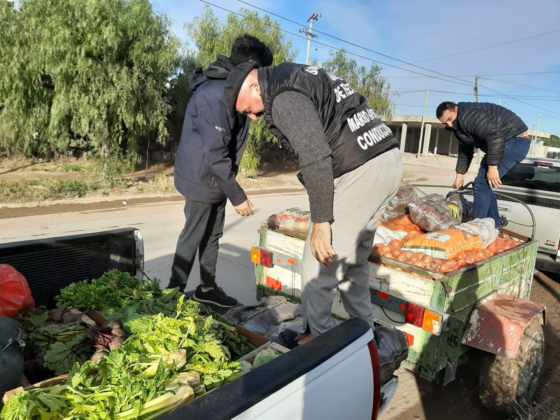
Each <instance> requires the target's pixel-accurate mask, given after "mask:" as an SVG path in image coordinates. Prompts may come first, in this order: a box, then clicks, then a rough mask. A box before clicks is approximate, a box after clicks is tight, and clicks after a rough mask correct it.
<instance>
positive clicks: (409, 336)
mask: <svg viewBox="0 0 560 420" xmlns="http://www.w3.org/2000/svg"><path fill="white" fill-rule="evenodd" d="M405 335H406V344H407V345H408V347H412V346H413V345H414V336H413V335H412V334H409V333H405Z"/></svg>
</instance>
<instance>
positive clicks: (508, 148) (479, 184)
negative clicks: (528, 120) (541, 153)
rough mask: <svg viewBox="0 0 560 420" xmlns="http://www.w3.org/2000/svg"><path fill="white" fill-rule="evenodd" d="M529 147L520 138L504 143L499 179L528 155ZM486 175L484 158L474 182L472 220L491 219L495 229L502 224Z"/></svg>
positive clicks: (525, 141)
mask: <svg viewBox="0 0 560 420" xmlns="http://www.w3.org/2000/svg"><path fill="white" fill-rule="evenodd" d="M529 145H530V142H529V141H528V140H525V139H523V138H521V137H515V138H513V139H510V140H508V141H507V142H506V144H505V148H504V156H503V157H502V160H501V161H500V163H499V164H498V172H499V173H500V178H503V177H504V175H506V174H507V173H508V172H509V171H510V170H511V169H512V168H513V167H514V166H515V165H517V164H518V163H519V162H521V161H522V160H523V159H525V157H526V156H527V153H529ZM487 173H488V163H487V161H486V157H485V158H484V159H482V162H481V164H480V170H479V171H478V175H477V177H476V179H475V180H474V206H473V218H475V219H476V218H479V217H491V218H492V219H494V221H495V222H496V227H497V228H499V227H500V226H501V224H502V223H501V219H500V213H499V211H498V201H497V200H496V194H495V193H494V191H492V188H491V187H490V184H489V183H488V179H486V174H487Z"/></svg>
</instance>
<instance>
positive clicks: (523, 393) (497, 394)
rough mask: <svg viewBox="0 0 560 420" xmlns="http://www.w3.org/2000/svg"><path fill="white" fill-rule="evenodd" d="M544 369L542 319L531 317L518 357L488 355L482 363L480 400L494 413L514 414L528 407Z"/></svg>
mask: <svg viewBox="0 0 560 420" xmlns="http://www.w3.org/2000/svg"><path fill="white" fill-rule="evenodd" d="M543 368H544V329H543V325H542V317H540V316H538V317H535V318H533V320H532V321H531V322H530V323H529V325H528V326H527V328H526V329H525V331H524V333H523V338H522V339H521V343H520V345H519V351H518V353H517V357H516V358H514V359H508V358H506V357H503V356H495V355H487V357H485V359H484V360H483V362H482V368H481V376H480V394H479V396H480V400H481V402H482V404H483V405H484V406H485V407H487V408H489V409H491V410H494V411H498V412H501V413H504V414H514V413H516V412H518V411H519V409H520V408H521V407H527V406H528V405H529V404H530V403H531V401H532V399H533V397H534V395H535V392H536V390H537V386H538V384H539V381H540V378H541V376H542V373H543Z"/></svg>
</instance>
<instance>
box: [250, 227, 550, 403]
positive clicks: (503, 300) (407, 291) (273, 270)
mask: <svg viewBox="0 0 560 420" xmlns="http://www.w3.org/2000/svg"><path fill="white" fill-rule="evenodd" d="M508 233H509V234H510V235H511V236H513V237H518V238H520V239H523V242H522V243H521V244H520V245H519V246H517V247H515V248H513V249H511V250H509V251H506V252H503V253H500V254H497V255H495V256H493V257H491V258H489V259H487V260H485V261H483V262H481V263H478V264H474V265H471V266H468V267H466V268H463V269H460V270H457V271H455V272H451V273H447V274H441V273H435V272H430V271H426V270H424V269H422V268H419V267H416V266H413V265H410V264H406V263H402V262H399V261H396V260H393V259H390V258H386V257H381V258H380V259H374V258H373V257H372V260H371V261H370V263H369V276H370V295H371V301H372V303H373V306H374V310H375V314H376V317H377V320H378V321H379V322H380V323H381V324H387V325H393V326H395V327H396V328H398V329H400V330H401V331H403V332H404V333H405V334H406V336H407V341H408V345H409V353H408V359H407V360H406V362H405V364H404V366H405V367H406V368H408V369H409V370H411V371H413V372H415V374H417V375H419V376H420V377H422V378H425V379H427V380H429V381H434V382H438V383H441V384H443V385H445V384H447V383H449V382H451V381H453V380H454V379H455V374H456V370H457V367H458V366H459V365H460V364H461V363H463V362H466V361H468V357H466V356H467V355H468V354H469V353H473V351H477V352H480V353H481V354H482V355H483V363H482V366H481V370H480V386H481V387H480V398H481V401H482V403H483V404H484V405H486V406H487V407H490V408H493V409H496V410H498V411H503V412H512V411H513V410H514V409H515V407H516V406H517V405H518V404H522V405H523V404H529V403H530V401H531V399H532V397H533V395H534V393H535V391H536V387H537V385H538V381H539V378H540V376H541V375H542V370H543V362H544V331H543V326H544V320H545V319H544V310H545V308H544V306H543V305H542V304H539V303H536V302H532V301H530V300H529V297H530V292H531V286H532V279H533V272H534V269H535V260H536V255H537V248H538V244H537V242H536V241H534V240H530V239H528V238H522V237H520V236H519V235H516V234H514V233H511V232H508ZM304 246H305V241H304V240H303V239H301V238H295V237H291V236H287V235H284V234H282V233H280V232H277V231H273V230H271V229H269V227H268V226H267V225H263V226H262V227H261V228H260V230H259V244H258V246H257V247H255V248H253V249H252V252H251V257H252V261H253V263H254V264H255V273H256V280H257V285H258V286H259V290H261V291H262V292H263V293H283V294H287V295H289V296H292V297H294V298H295V299H298V298H300V297H301V294H302V290H303V285H302V278H301V275H300V273H301V259H302V257H303V251H304ZM332 311H333V314H334V315H335V316H337V317H340V318H342V319H345V318H347V317H348V315H347V314H346V312H345V311H344V308H343V306H342V302H341V299H340V296H338V295H337V297H336V298H335V302H334V304H333V308H332Z"/></svg>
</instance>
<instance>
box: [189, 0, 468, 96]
mask: <svg viewBox="0 0 560 420" xmlns="http://www.w3.org/2000/svg"><path fill="white" fill-rule="evenodd" d="M199 1H200V2H202V3H204V4H207V5H209V6H212V7H215V8H217V9H220V10H224V11H226V12H229V13H233V14H235V15H238V16H241V17H243V16H244V15H243V14H242V13H239V12H236V11H234V10H231V9H228V8H227V7H223V6H220V5H218V4H215V3H213V2H210V1H208V0H199ZM238 1H240V0H238ZM271 14H272V15H273V16H276V14H274V13H271ZM280 31H281V32H283V33H285V34H288V35H291V36H294V37H297V38H300V39H305V40H307V38H306V37H304V36H302V35H300V34H298V33H295V32H291V31H288V30H286V29H283V28H280ZM314 32H317V33H319V31H317V30H314ZM313 42H314V43H315V44H317V45H321V46H324V47H326V48H329V49H332V50H334V51H340V50H343V49H342V48H340V47H337V46H334V45H331V44H327V43H325V42H322V41H317V40H314V41H313ZM344 51H345V52H346V53H347V54H348V55H351V56H354V57H357V58H360V59H362V60H367V61H370V62H372V63H374V64H378V65H382V66H385V67H389V68H394V69H397V70H402V71H406V72H409V73H413V74H417V75H421V76H424V77H427V78H430V79H435V80H440V81H444V82H448V83H456V84H460V85H463V86H469V87H470V86H471V84H470V82H467V81H464V80H457V79H455V78H453V77H452V76H450V77H448V78H447V79H446V78H442V77H438V76H435V75H430V74H425V73H421V72H418V71H416V70H411V69H407V68H404V67H400V66H397V65H395V64H390V63H387V62H384V61H380V60H377V59H374V58H371V57H368V56H365V55H361V54H357V53H354V52H351V51H346V50H344Z"/></svg>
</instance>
